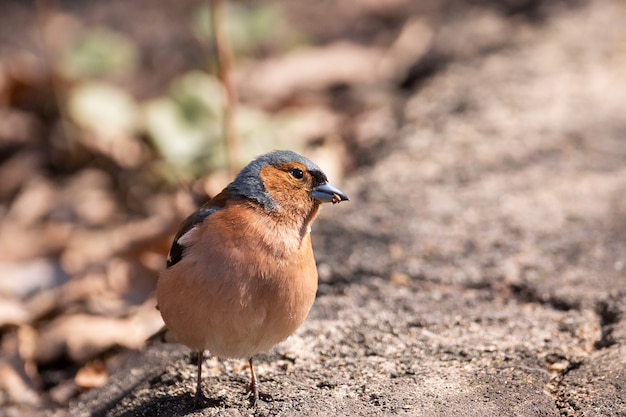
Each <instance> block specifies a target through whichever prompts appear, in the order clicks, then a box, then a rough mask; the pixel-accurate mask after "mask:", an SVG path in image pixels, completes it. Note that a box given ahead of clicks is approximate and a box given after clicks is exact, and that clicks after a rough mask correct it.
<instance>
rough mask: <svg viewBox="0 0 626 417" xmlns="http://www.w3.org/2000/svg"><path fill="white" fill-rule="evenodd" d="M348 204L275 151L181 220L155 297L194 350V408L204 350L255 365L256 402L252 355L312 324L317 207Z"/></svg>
mask: <svg viewBox="0 0 626 417" xmlns="http://www.w3.org/2000/svg"><path fill="white" fill-rule="evenodd" d="M345 200H348V198H347V197H346V196H345V194H343V193H342V192H341V191H339V190H338V189H336V188H334V187H332V186H331V185H330V184H328V182H327V179H326V176H325V175H324V173H323V172H322V171H321V170H320V169H319V167H317V165H315V164H313V163H312V162H311V161H309V160H308V159H306V158H303V157H302V156H300V155H298V154H296V153H294V152H290V151H276V152H272V153H269V154H266V155H263V156H261V157H259V158H257V159H255V160H254V161H252V162H251V163H250V164H249V165H248V166H247V167H245V168H244V169H243V170H242V171H241V172H240V173H239V174H238V175H237V177H236V178H235V180H234V181H233V182H232V183H231V184H230V185H229V186H228V187H226V188H225V189H224V190H223V191H222V192H221V193H219V194H218V195H217V196H215V197H214V198H213V199H212V200H210V201H209V202H208V203H207V204H205V205H204V206H203V207H202V208H201V209H200V210H198V211H197V212H196V213H193V214H192V215H190V216H189V217H188V218H187V219H186V220H185V221H184V222H183V224H182V225H181V229H180V231H179V233H178V234H177V235H176V237H175V238H174V243H173V244H172V249H171V250H170V254H169V256H168V268H167V269H166V270H164V271H163V272H162V273H161V275H160V277H159V281H158V284H157V299H158V303H159V310H160V311H161V315H162V316H163V320H164V321H165V324H166V325H167V327H168V328H169V330H170V331H171V332H172V334H173V335H174V337H175V338H176V339H177V340H178V341H180V342H181V343H183V344H185V345H187V346H189V347H190V348H191V349H193V350H195V351H197V352H198V384H197V390H196V402H198V401H199V399H200V398H201V397H202V393H201V379H200V378H201V367H202V358H203V352H204V351H205V350H208V351H209V352H210V353H211V354H213V355H217V356H219V357H224V358H247V359H249V363H250V372H251V383H250V387H249V391H250V392H251V393H252V399H253V402H254V403H256V401H257V400H258V398H259V396H260V394H259V391H258V384H257V381H256V378H255V375H254V370H253V368H252V357H253V356H254V355H255V354H257V353H260V352H266V351H268V350H269V349H271V348H272V347H273V346H274V345H275V344H277V343H278V342H280V341H282V340H284V339H286V338H287V337H288V336H289V335H291V334H292V333H293V332H294V331H295V330H296V329H297V328H298V327H299V326H300V325H301V324H302V322H303V321H304V319H305V318H306V316H307V314H308V312H309V309H310V308H311V306H312V304H313V301H314V299H315V293H316V291H317V269H316V265H315V259H314V257H313V248H312V245H311V237H310V227H311V224H312V223H313V221H314V220H315V218H316V216H317V214H318V212H319V208H320V205H321V203H323V202H333V203H335V202H337V201H345ZM261 396H263V395H262V394H261Z"/></svg>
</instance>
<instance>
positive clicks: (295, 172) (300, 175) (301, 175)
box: [290, 168, 304, 180]
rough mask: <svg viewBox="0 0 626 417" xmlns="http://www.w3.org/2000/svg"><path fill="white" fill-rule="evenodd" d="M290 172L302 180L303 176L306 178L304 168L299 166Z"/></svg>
mask: <svg viewBox="0 0 626 417" xmlns="http://www.w3.org/2000/svg"><path fill="white" fill-rule="evenodd" d="M290 174H291V176H292V177H294V178H295V179H297V180H301V179H302V178H304V172H302V170H301V169H298V168H294V169H292V170H291V172H290Z"/></svg>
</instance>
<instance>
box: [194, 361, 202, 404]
mask: <svg viewBox="0 0 626 417" xmlns="http://www.w3.org/2000/svg"><path fill="white" fill-rule="evenodd" d="M203 360H204V351H203V350H199V351H198V380H197V381H196V396H195V397H194V400H193V405H194V407H196V408H198V407H199V406H200V405H201V404H202V402H203V399H204V395H202V362H203Z"/></svg>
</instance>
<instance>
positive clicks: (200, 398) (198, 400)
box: [193, 390, 206, 410]
mask: <svg viewBox="0 0 626 417" xmlns="http://www.w3.org/2000/svg"><path fill="white" fill-rule="evenodd" d="M205 406H206V401H205V398H204V395H203V394H202V391H200V390H197V391H196V395H194V397H193V408H194V409H196V410H199V409H200V408H204V407H205Z"/></svg>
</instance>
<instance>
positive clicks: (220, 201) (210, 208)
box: [167, 188, 230, 268]
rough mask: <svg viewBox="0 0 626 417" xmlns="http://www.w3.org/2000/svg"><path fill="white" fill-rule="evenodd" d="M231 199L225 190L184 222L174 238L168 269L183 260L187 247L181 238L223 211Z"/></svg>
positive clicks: (168, 256) (169, 254)
mask: <svg viewBox="0 0 626 417" xmlns="http://www.w3.org/2000/svg"><path fill="white" fill-rule="evenodd" d="M229 198H230V192H229V190H228V188H225V189H224V190H222V192H220V193H219V194H218V195H216V196H215V197H213V198H212V199H211V200H209V201H208V202H206V203H205V204H204V205H203V206H202V207H200V209H198V210H197V211H196V212H194V213H192V214H191V215H189V217H187V218H186V219H185V220H184V221H183V223H182V224H181V225H180V229H179V230H178V233H176V237H174V242H172V247H171V248H170V252H169V253H168V255H167V267H168V268H170V267H172V266H173V265H176V264H177V263H178V262H179V261H180V260H181V259H183V252H184V249H185V245H184V243H183V242H181V238H182V237H183V236H185V234H187V233H188V232H189V231H190V230H192V229H193V228H194V227H196V226H198V225H199V224H201V223H202V222H204V221H205V220H206V219H207V217H209V216H210V215H211V214H213V213H215V212H216V211H219V210H221V209H223V208H224V206H226V202H227V201H228V199H229Z"/></svg>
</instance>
